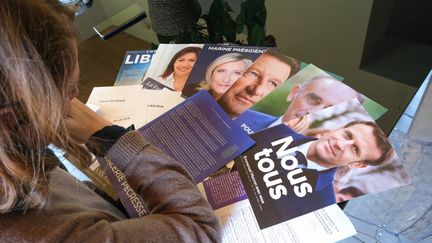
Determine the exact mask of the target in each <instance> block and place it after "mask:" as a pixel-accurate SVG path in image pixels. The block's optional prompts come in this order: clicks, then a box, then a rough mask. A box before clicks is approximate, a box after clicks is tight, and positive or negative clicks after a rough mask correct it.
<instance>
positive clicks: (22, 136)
mask: <svg viewBox="0 0 432 243" xmlns="http://www.w3.org/2000/svg"><path fill="white" fill-rule="evenodd" d="M71 16H73V15H70V13H69V12H67V10H64V9H63V8H62V7H61V6H60V5H59V4H58V2H57V1H55V0H3V1H2V4H1V8H0V33H1V34H0V194H1V199H0V212H8V211H11V210H18V209H20V210H26V209H29V208H42V207H43V206H44V205H45V204H46V201H47V193H48V185H47V178H46V173H45V172H46V171H49V170H51V169H52V168H53V167H54V166H55V163H54V162H51V163H50V162H48V161H49V160H47V159H46V155H45V153H44V150H45V148H46V146H47V145H48V144H49V143H54V144H56V145H58V146H62V147H66V148H69V147H70V146H71V145H70V141H69V139H68V134H67V130H66V126H65V122H64V119H63V110H64V107H65V105H66V104H67V95H66V93H65V92H67V86H68V85H70V84H69V83H68V82H67V81H68V78H69V77H70V76H71V73H72V72H73V70H74V69H75V68H77V53H76V49H75V48H74V46H75V37H74V34H75V33H74V28H73V27H72V21H71ZM43 161H44V162H43Z"/></svg>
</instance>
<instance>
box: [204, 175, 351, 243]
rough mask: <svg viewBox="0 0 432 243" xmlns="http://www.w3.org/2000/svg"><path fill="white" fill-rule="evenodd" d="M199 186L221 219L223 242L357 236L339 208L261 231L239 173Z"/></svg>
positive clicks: (280, 240)
mask: <svg viewBox="0 0 432 243" xmlns="http://www.w3.org/2000/svg"><path fill="white" fill-rule="evenodd" d="M197 186H198V189H199V190H200V191H201V193H202V194H203V196H204V197H206V199H207V200H208V202H209V204H210V206H211V207H212V208H213V210H214V213H215V214H216V216H217V217H218V220H219V222H220V225H221V228H222V239H221V241H222V242H229V243H234V242H272V243H276V242H298V243H300V242H335V241H339V240H342V239H344V238H347V237H350V236H352V235H354V234H355V233H356V232H355V229H354V226H353V225H352V223H351V222H350V220H349V218H348V216H346V215H345V214H344V212H343V211H342V210H341V209H340V208H339V207H338V206H337V204H332V205H330V206H328V207H325V208H322V209H320V210H317V211H314V212H311V213H308V214H305V215H303V216H301V217H297V218H295V219H292V220H288V221H285V222H283V223H280V224H278V225H275V226H273V227H269V228H266V229H262V230H261V229H260V228H259V227H258V223H257V220H256V219H255V216H254V213H253V211H252V207H251V205H250V203H249V200H248V199H247V195H246V192H245V190H244V186H243V184H242V182H241V179H240V176H239V173H238V171H233V172H230V173H228V174H223V175H220V176H216V177H212V178H209V179H208V180H205V181H203V182H202V183H199V184H198V185H197Z"/></svg>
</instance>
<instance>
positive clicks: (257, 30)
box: [248, 24, 265, 46]
mask: <svg viewBox="0 0 432 243" xmlns="http://www.w3.org/2000/svg"><path fill="white" fill-rule="evenodd" d="M264 38H265V30H264V28H263V27H261V26H260V25H258V24H255V25H254V26H253V27H252V28H251V30H250V31H248V45H253V46H263V45H264Z"/></svg>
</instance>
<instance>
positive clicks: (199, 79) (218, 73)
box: [182, 44, 268, 100]
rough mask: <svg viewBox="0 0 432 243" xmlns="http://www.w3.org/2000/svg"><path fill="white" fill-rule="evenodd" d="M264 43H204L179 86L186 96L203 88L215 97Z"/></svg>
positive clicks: (259, 51) (218, 95)
mask: <svg viewBox="0 0 432 243" xmlns="http://www.w3.org/2000/svg"><path fill="white" fill-rule="evenodd" d="M267 49H268V47H256V46H237V45H221V44H204V46H203V49H202V51H201V54H200V56H199V59H198V60H197V61H196V63H195V65H194V67H193V69H192V72H191V73H190V75H189V78H188V80H187V81H186V84H185V87H184V89H183V94H182V95H183V96H184V97H190V96H192V95H193V94H195V93H196V92H198V91H199V90H207V91H208V92H209V93H210V94H212V96H213V97H214V98H215V99H216V100H217V99H218V98H219V97H220V96H222V95H223V93H225V91H226V90H227V89H229V87H231V85H232V84H233V83H234V82H235V81H236V80H237V79H238V78H239V76H240V75H241V74H242V73H243V72H244V71H245V70H246V69H247V68H248V67H249V66H250V65H252V63H253V62H254V61H255V60H256V59H257V58H258V57H259V56H260V55H261V54H262V53H264V52H266V50H267Z"/></svg>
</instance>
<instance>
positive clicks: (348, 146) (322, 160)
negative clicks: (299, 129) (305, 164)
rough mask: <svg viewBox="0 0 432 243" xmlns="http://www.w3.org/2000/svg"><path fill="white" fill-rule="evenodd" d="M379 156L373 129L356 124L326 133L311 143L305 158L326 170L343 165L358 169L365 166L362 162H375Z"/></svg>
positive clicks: (379, 151)
mask: <svg viewBox="0 0 432 243" xmlns="http://www.w3.org/2000/svg"><path fill="white" fill-rule="evenodd" d="M381 154H382V151H381V150H380V149H379V148H378V146H377V144H376V139H375V135H374V133H373V127H371V126H368V125H365V124H356V125H353V126H350V127H347V128H341V129H339V130H336V131H333V132H329V133H326V134H325V135H323V136H322V137H321V138H320V139H319V140H317V141H315V142H313V143H311V145H310V147H309V149H308V152H307V158H308V159H310V160H312V161H314V162H315V163H317V164H319V165H321V166H324V167H327V168H332V167H338V166H344V165H350V166H351V167H356V168H360V167H365V166H366V165H365V164H363V163H362V162H363V161H366V160H376V159H378V158H380V157H381Z"/></svg>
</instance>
